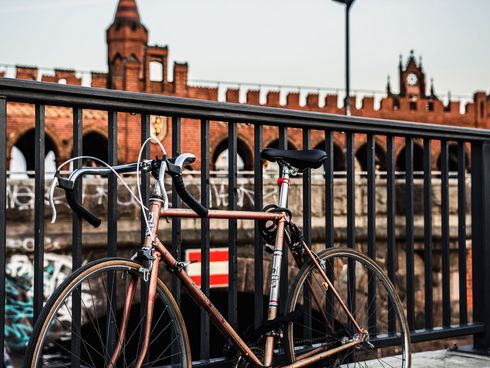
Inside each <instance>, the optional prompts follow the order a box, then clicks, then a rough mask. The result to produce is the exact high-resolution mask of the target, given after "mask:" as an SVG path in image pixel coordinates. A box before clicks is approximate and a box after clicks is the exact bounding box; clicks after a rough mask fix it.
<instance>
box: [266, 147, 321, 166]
mask: <svg viewBox="0 0 490 368" xmlns="http://www.w3.org/2000/svg"><path fill="white" fill-rule="evenodd" d="M260 157H262V158H263V159H265V160H268V161H272V162H276V161H277V162H278V163H279V164H281V163H287V164H289V165H291V166H293V167H295V168H296V169H298V170H299V171H303V170H306V169H308V168H310V169H316V168H319V167H320V166H322V164H323V162H324V161H325V160H326V159H327V153H326V152H325V151H322V150H318V149H311V150H302V151H295V150H281V149H276V148H264V149H263V150H262V151H260Z"/></svg>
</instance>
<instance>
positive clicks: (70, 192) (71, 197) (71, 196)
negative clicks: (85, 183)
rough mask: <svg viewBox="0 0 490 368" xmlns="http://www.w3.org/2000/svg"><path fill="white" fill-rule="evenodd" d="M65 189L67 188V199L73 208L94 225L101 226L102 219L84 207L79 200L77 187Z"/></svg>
mask: <svg viewBox="0 0 490 368" xmlns="http://www.w3.org/2000/svg"><path fill="white" fill-rule="evenodd" d="M63 189H65V194H66V201H67V202H68V204H69V205H70V207H71V209H72V210H73V211H75V212H76V213H77V214H78V215H79V216H80V217H82V218H83V219H84V220H85V221H87V222H88V223H89V224H90V225H92V226H93V227H99V226H100V224H101V222H102V221H101V220H100V219H99V218H98V217H96V216H94V215H92V214H91V213H90V212H89V211H88V210H87V209H86V208H85V207H83V206H82V205H81V204H80V203H79V202H78V200H77V192H76V191H75V189H67V188H63Z"/></svg>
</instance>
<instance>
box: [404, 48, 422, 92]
mask: <svg viewBox="0 0 490 368" xmlns="http://www.w3.org/2000/svg"><path fill="white" fill-rule="evenodd" d="M398 69H399V74H400V97H409V98H412V99H413V98H415V99H417V98H425V97H426V92H425V88H426V84H425V83H426V81H425V73H424V70H423V69H422V60H419V62H418V63H417V61H416V60H415V56H414V54H413V50H410V56H409V57H408V61H407V65H406V67H405V68H404V67H403V64H402V56H401V55H400V63H399V65H398Z"/></svg>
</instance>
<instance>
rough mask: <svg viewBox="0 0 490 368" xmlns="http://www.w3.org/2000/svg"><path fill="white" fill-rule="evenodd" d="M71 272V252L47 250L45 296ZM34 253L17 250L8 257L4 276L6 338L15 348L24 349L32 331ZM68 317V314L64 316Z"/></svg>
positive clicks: (8, 344) (12, 347) (45, 255)
mask: <svg viewBox="0 0 490 368" xmlns="http://www.w3.org/2000/svg"><path fill="white" fill-rule="evenodd" d="M70 273H71V256H69V255H60V254H54V253H45V254H44V296H45V297H46V296H49V295H51V294H52V293H53V292H54V290H55V289H56V287H57V286H58V285H60V284H61V283H62V282H63V281H64V280H65V278H66V277H67V276H68V275H70ZM33 275H34V265H33V262H32V257H30V256H27V255H23V254H15V255H12V256H11V257H10V258H9V259H8V260H7V273H6V277H5V285H6V288H5V289H6V290H5V291H6V297H5V340H6V343H7V346H8V347H9V348H10V349H12V350H15V351H22V350H23V349H25V347H26V345H27V342H28V341H29V338H30V336H31V332H32V328H33V325H32V318H33V297H34V290H33V287H32V278H33ZM63 317H64V318H66V319H67V320H68V319H69V315H67V316H63Z"/></svg>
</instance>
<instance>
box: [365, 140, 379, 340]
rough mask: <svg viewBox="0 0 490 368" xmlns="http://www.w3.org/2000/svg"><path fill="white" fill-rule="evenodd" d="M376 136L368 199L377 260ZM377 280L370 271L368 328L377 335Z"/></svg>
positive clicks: (370, 147)
mask: <svg viewBox="0 0 490 368" xmlns="http://www.w3.org/2000/svg"><path fill="white" fill-rule="evenodd" d="M375 141H376V140H375V136H374V135H372V134H368V136H367V142H366V148H367V173H368V177H367V181H368V188H367V197H368V198H367V200H368V203H367V205H368V215H367V216H368V257H369V258H371V259H373V260H376V166H375V161H376V155H375V147H376V145H375ZM376 309H377V308H376V280H375V279H374V277H373V273H372V272H371V271H369V272H368V328H369V334H370V335H372V336H376V334H377V328H376V324H377V322H376Z"/></svg>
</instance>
